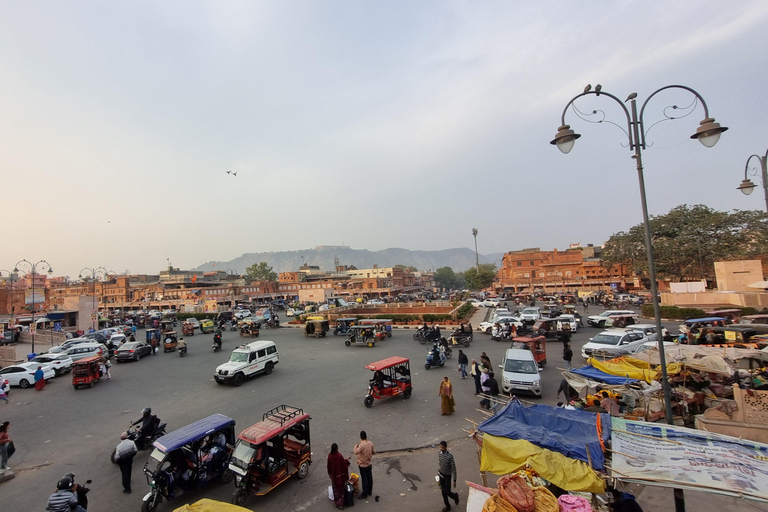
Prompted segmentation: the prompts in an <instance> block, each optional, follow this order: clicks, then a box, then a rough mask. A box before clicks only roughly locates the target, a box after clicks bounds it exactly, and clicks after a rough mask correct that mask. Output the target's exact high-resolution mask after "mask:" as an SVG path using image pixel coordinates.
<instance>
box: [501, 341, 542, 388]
mask: <svg viewBox="0 0 768 512" xmlns="http://www.w3.org/2000/svg"><path fill="white" fill-rule="evenodd" d="M499 368H501V369H502V374H501V388H502V389H503V390H504V391H505V392H506V393H516V392H520V391H527V392H528V393H531V394H533V395H534V396H537V397H538V396H541V377H540V376H539V372H540V371H541V368H539V365H538V364H536V360H535V359H534V357H533V353H531V351H530V350H524V349H521V348H510V349H508V350H507V352H506V354H504V361H503V363H502V364H501V365H499Z"/></svg>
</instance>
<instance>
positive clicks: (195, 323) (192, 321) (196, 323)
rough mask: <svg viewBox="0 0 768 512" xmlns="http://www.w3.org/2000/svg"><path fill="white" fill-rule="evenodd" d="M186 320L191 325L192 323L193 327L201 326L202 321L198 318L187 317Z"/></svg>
mask: <svg viewBox="0 0 768 512" xmlns="http://www.w3.org/2000/svg"><path fill="white" fill-rule="evenodd" d="M186 322H187V323H188V324H190V325H192V328H193V329H199V328H200V321H199V320H198V319H197V318H192V317H190V318H187V319H186Z"/></svg>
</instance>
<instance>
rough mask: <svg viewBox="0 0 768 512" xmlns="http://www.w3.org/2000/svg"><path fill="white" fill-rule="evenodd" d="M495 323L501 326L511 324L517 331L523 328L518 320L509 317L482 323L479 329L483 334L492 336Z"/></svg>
mask: <svg viewBox="0 0 768 512" xmlns="http://www.w3.org/2000/svg"><path fill="white" fill-rule="evenodd" d="M497 322H498V323H500V324H502V325H503V324H513V325H514V326H515V327H517V328H518V329H520V328H522V327H523V323H522V322H521V321H520V320H518V319H516V318H513V317H511V316H502V317H499V318H494V319H493V320H491V321H490V322H482V323H481V324H480V326H479V328H480V330H481V331H483V332H484V333H485V334H493V326H494V324H496V323H497Z"/></svg>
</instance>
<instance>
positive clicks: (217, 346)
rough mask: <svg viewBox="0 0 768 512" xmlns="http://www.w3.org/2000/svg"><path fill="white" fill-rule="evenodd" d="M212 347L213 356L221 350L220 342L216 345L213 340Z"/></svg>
mask: <svg viewBox="0 0 768 512" xmlns="http://www.w3.org/2000/svg"><path fill="white" fill-rule="evenodd" d="M212 346H213V352H214V354H215V353H216V352H218V351H219V350H221V341H219V342H218V343H216V341H215V340H214V342H213V345H212Z"/></svg>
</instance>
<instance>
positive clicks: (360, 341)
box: [344, 325, 383, 347]
mask: <svg viewBox="0 0 768 512" xmlns="http://www.w3.org/2000/svg"><path fill="white" fill-rule="evenodd" d="M382 334H383V333H382ZM382 337H383V336H382ZM376 341H378V339H377V338H376V332H375V331H374V329H373V326H372V325H353V326H352V327H350V328H349V331H348V332H347V339H346V340H344V344H345V345H346V346H350V345H367V346H368V347H374V346H376Z"/></svg>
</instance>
